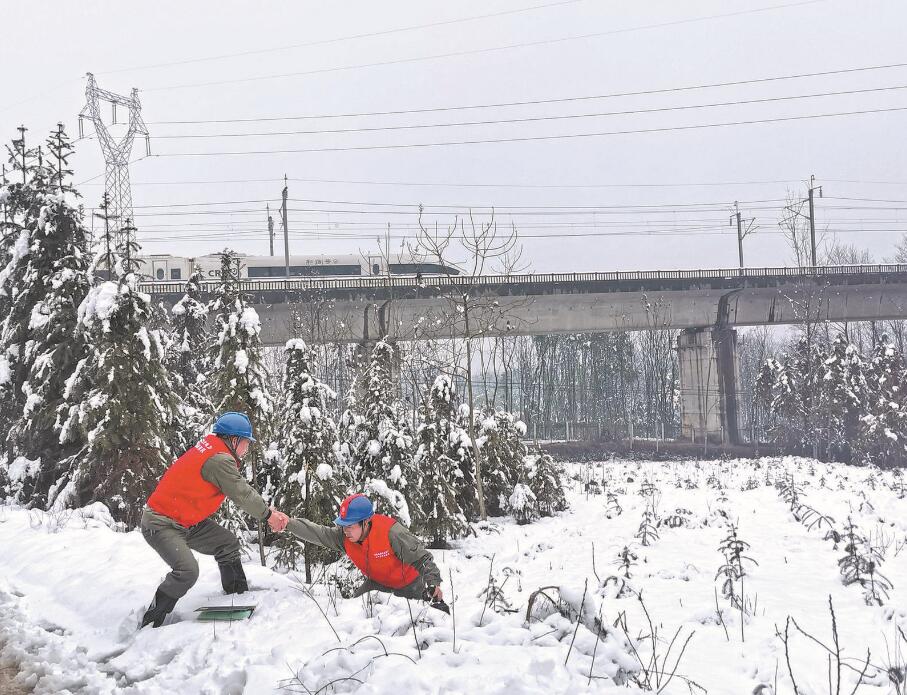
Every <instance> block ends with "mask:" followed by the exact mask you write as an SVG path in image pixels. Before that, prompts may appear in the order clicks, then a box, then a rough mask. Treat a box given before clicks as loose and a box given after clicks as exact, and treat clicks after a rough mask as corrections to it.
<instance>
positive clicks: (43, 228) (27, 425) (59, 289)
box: [8, 125, 91, 506]
mask: <svg viewBox="0 0 907 695" xmlns="http://www.w3.org/2000/svg"><path fill="white" fill-rule="evenodd" d="M47 146H48V154H49V156H48V160H47V167H48V174H49V175H48V180H49V184H50V185H49V190H48V191H47V193H46V194H45V195H44V205H43V206H42V207H41V209H40V212H39V215H38V224H36V225H35V226H34V228H33V229H30V230H29V231H30V236H31V242H30V244H29V248H30V252H29V254H28V256H27V257H26V258H27V263H26V267H25V272H24V274H23V281H24V284H23V291H22V292H20V293H19V294H18V295H17V297H16V299H15V303H16V304H17V305H19V313H20V315H21V314H23V312H25V311H26V310H28V311H29V314H30V316H29V319H28V322H27V325H26V328H27V334H26V336H25V337H26V343H25V346H26V347H25V350H24V351H23V352H22V355H21V358H20V366H21V368H22V370H23V371H24V374H25V381H24V383H23V384H22V386H21V391H22V394H23V396H24V397H25V402H24V405H23V411H22V413H21V417H20V418H19V420H18V421H17V422H16V423H15V424H14V425H13V427H12V429H11V431H10V434H9V437H8V442H9V444H10V450H11V451H12V452H14V453H15V455H16V456H18V457H22V458H24V459H25V460H27V461H33V462H35V464H34V466H33V468H34V469H35V475H34V476H33V477H31V478H30V479H28V480H23V481H20V483H21V488H20V495H19V500H20V502H22V503H27V504H34V505H37V506H43V505H44V504H45V503H46V501H47V500H46V496H47V492H48V490H49V488H50V486H51V485H52V484H53V482H54V473H55V471H56V469H57V465H58V463H59V462H60V461H61V460H62V459H63V458H65V457H66V456H68V455H71V454H72V453H73V452H72V451H67V450H66V449H65V448H63V447H61V445H60V443H59V441H58V438H57V434H56V432H55V431H54V423H55V421H56V415H57V410H58V408H59V406H60V405H61V403H62V402H63V391H64V387H65V383H66V380H67V379H68V378H69V376H70V375H71V374H72V372H73V371H74V369H75V367H76V364H77V363H78V362H79V360H80V359H82V357H83V356H84V351H85V346H84V344H82V343H81V342H80V341H77V340H74V339H73V336H74V335H75V334H76V330H77V327H78V308H79V305H80V304H81V303H82V300H83V299H84V298H85V297H86V296H87V294H88V291H89V289H90V287H91V261H90V257H89V250H88V230H87V229H86V228H85V226H84V223H83V220H82V209H81V207H76V204H75V203H76V198H77V196H78V193H77V192H76V191H75V190H74V189H73V188H72V187H71V186H70V185H69V177H70V176H71V174H72V172H71V171H70V170H69V169H67V168H66V165H67V159H68V157H69V155H70V152H71V150H72V146H71V145H70V143H69V140H68V138H67V137H66V134H65V132H64V131H63V128H62V125H61V126H60V127H59V128H58V130H57V131H56V132H54V133H52V134H51V136H50V138H49V139H48V142H47ZM21 463H22V461H20V464H21ZM21 468H22V466H20V469H21Z"/></svg>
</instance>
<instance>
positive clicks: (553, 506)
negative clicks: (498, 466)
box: [523, 451, 598, 516]
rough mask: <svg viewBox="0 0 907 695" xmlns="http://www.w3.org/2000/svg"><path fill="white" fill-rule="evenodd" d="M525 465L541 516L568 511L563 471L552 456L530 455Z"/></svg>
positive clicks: (527, 477) (545, 454) (544, 454)
mask: <svg viewBox="0 0 907 695" xmlns="http://www.w3.org/2000/svg"><path fill="white" fill-rule="evenodd" d="M523 463H524V465H525V466H526V471H527V472H526V479H527V480H528V483H529V489H530V490H532V494H534V495H535V499H536V505H537V508H538V511H539V514H540V515H541V516H552V515H553V514H555V513H556V512H562V511H564V510H565V509H567V506H568V505H567V497H566V496H565V495H564V486H563V483H562V481H561V471H560V468H559V466H558V465H557V463H555V461H554V459H553V458H552V457H551V455H550V454H548V453H545V452H542V451H540V452H538V453H535V454H529V455H528V456H526V457H525V459H524V460H523ZM594 482H596V483H597V482H598V481H594Z"/></svg>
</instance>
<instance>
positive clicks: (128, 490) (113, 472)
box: [49, 244, 178, 526]
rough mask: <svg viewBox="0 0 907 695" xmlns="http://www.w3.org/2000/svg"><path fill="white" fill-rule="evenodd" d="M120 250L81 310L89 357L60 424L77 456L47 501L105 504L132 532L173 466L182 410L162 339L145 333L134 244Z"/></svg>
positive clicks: (145, 306) (146, 316)
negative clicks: (173, 440) (108, 275)
mask: <svg viewBox="0 0 907 695" xmlns="http://www.w3.org/2000/svg"><path fill="white" fill-rule="evenodd" d="M122 251H123V253H122V261H121V260H120V256H119V255H118V256H117V258H115V259H114V264H113V270H114V275H115V276H116V277H118V280H117V281H115V282H114V281H112V280H109V281H105V282H101V283H100V284H98V285H96V286H95V287H93V288H92V289H91V290H90V291H89V293H88V296H87V297H86V298H85V299H84V300H83V301H82V303H81V304H80V306H79V312H78V316H79V327H78V330H77V335H76V339H77V340H79V341H80V342H81V343H82V345H84V346H85V356H84V357H83V358H82V359H81V360H80V361H79V363H78V364H77V365H76V368H75V371H74V372H73V374H72V375H71V376H70V377H69V379H68V380H67V381H66V386H65V389H64V398H65V403H64V404H63V405H62V406H61V407H60V411H59V415H58V423H57V424H58V426H59V429H60V443H61V444H62V445H63V446H67V447H69V446H72V447H74V448H76V447H77V450H76V451H75V453H74V454H72V455H71V456H69V457H68V458H66V459H64V460H63V461H62V462H61V471H60V472H61V475H60V477H59V479H58V480H57V482H56V483H55V485H54V486H53V487H52V488H51V490H50V493H49V502H50V503H52V504H54V506H81V505H84V504H87V503H89V502H93V501H100V502H103V503H104V504H106V505H107V506H108V508H109V509H110V511H111V514H113V516H114V518H116V519H117V520H119V521H123V522H125V523H126V524H127V525H130V526H131V525H134V524H136V523H137V522H138V521H139V518H140V516H141V513H142V508H143V506H144V503H145V501H146V499H147V498H148V495H149V494H150V493H151V491H152V490H153V489H154V486H155V484H156V483H157V481H158V479H159V478H160V476H161V474H163V472H164V470H165V469H166V467H167V466H168V465H169V464H170V463H171V461H172V460H173V455H172V452H171V450H170V446H169V441H170V431H171V429H172V428H173V427H176V426H178V411H177V407H176V398H175V394H174V391H173V384H172V381H171V377H170V374H169V373H168V372H167V370H166V367H165V366H164V357H165V355H164V348H163V346H162V344H161V339H160V335H159V334H158V332H157V331H154V330H149V329H148V326H149V325H150V324H152V322H153V320H154V319H153V312H154V311H155V309H154V306H153V305H152V303H151V298H150V297H149V296H148V295H147V294H144V293H142V292H140V291H139V290H138V285H139V276H138V274H137V273H136V272H135V271H136V268H135V262H134V260H132V259H134V256H135V251H136V246H135V245H134V244H131V245H130V246H129V247H128V248H124V249H122Z"/></svg>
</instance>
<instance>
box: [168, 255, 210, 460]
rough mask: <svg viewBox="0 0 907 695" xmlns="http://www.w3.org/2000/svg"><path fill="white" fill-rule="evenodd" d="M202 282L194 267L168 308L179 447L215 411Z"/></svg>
mask: <svg viewBox="0 0 907 695" xmlns="http://www.w3.org/2000/svg"><path fill="white" fill-rule="evenodd" d="M201 282H202V274H201V271H200V270H198V269H196V270H195V271H194V272H193V273H192V275H190V277H189V279H188V280H187V281H186V290H185V294H184V295H183V297H182V298H181V299H180V300H179V301H178V302H177V303H176V304H174V305H173V308H172V309H171V310H170V317H171V324H172V330H171V335H172V344H171V351H170V352H171V372H172V373H173V375H174V377H175V379H176V384H177V390H178V392H179V395H180V401H181V402H180V411H181V420H182V422H183V427H182V428H181V430H180V435H181V437H182V442H181V444H182V448H188V447H189V446H191V445H192V444H193V443H194V442H195V441H196V440H198V439H199V438H200V437H201V436H202V435H203V434H204V432H205V430H206V429H207V427H208V424H209V423H210V422H211V415H212V413H213V411H214V406H213V405H212V403H211V397H210V394H209V392H208V384H207V374H208V373H209V372H210V364H211V359H210V353H209V351H208V346H209V345H210V339H211V336H210V335H209V331H208V323H207V319H208V305H207V303H206V302H203V301H202V300H201Z"/></svg>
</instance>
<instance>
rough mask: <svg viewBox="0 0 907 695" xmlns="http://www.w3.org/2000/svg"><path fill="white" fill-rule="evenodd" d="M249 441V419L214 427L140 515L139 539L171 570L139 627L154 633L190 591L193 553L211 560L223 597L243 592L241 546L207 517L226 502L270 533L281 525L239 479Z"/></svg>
mask: <svg viewBox="0 0 907 695" xmlns="http://www.w3.org/2000/svg"><path fill="white" fill-rule="evenodd" d="M254 441H255V439H254V437H253V436H252V424H251V423H250V422H249V418H248V417H246V416H245V415H243V414H242V413H224V414H223V415H221V416H220V417H219V418H218V419H217V422H215V423H214V432H213V434H209V435H208V436H206V437H205V438H204V439H202V440H201V441H200V442H198V444H196V445H195V446H194V447H192V448H191V449H189V451H187V452H186V453H185V454H183V455H182V456H180V457H179V458H178V459H177V460H176V461H174V462H173V463H172V464H171V465H170V467H169V468H168V469H167V470H166V471H165V472H164V475H163V477H161V479H160V481H159V482H158V484H157V488H155V490H154V492H153V493H152V494H151V496H150V497H149V498H148V503H147V506H146V507H145V511H144V513H143V514H142V522H141V528H142V536H143V537H144V539H145V540H146V541H147V542H148V545H150V546H151V547H152V548H154V549H155V550H156V551H157V553H158V555H160V556H161V559H163V561H164V562H166V563H167V564H168V565H170V567H171V572H170V573H169V574H168V575H167V576H166V577H165V578H164V581H163V582H161V585H160V586H159V587H158V589H157V592H156V593H155V594H154V601H153V603H152V604H151V606H149V608H148V610H147V611H146V612H145V615H144V616H143V617H142V627H145V626H146V625H148V624H152V625H153V626H154V627H160V626H161V625H162V624H163V622H164V618H165V617H166V616H167V614H168V613H170V611H172V610H173V608H174V606H176V602H177V601H178V600H179V599H180V598H182V597H183V596H184V595H185V594H186V592H187V591H189V589H191V588H192V585H193V584H195V582H196V580H197V579H198V562H197V561H196V559H195V557H194V556H193V554H192V551H193V550H195V551H198V552H200V553H203V554H205V555H213V556H214V558H215V559H216V560H217V564H218V567H219V568H220V577H221V584H222V585H223V587H224V591H225V592H226V593H228V594H234V593H235V594H241V593H243V592H244V591H246V590H248V588H249V585H248V583H247V582H246V574H245V572H244V571H243V568H242V562H241V561H240V545H239V540H238V539H237V538H236V536H234V535H233V534H232V533H230V532H229V531H227V530H226V529H225V528H223V527H222V526H219V525H218V524H216V523H215V522H214V521H213V520H212V519H211V518H210V517H211V516H212V515H213V514H214V513H215V512H216V511H217V510H218V509H219V508H220V505H221V503H223V501H224V499H225V498H226V497H229V498H230V499H231V500H232V501H233V503H234V504H235V505H236V506H237V507H239V508H240V509H242V510H243V511H244V512H245V513H246V514H248V515H249V516H252V517H255V518H257V519H262V520H264V519H269V523H270V524H271V525H272V527H273V526H274V525H275V524H277V525H280V526H283V525H285V523H286V521H285V520H286V519H287V517H286V516H285V515H284V514H281V513H280V512H278V511H277V510H274V509H270V508H269V507H268V505H267V503H266V502H265V501H264V500H263V499H262V498H261V495H259V494H258V493H257V492H256V491H255V490H253V489H252V487H251V486H250V485H249V483H248V482H246V479H245V478H244V477H243V475H242V473H240V471H239V465H240V461H241V459H242V458H243V457H244V456H245V455H246V454H247V453H248V451H249V446H250V445H251V443H252V442H254Z"/></svg>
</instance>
